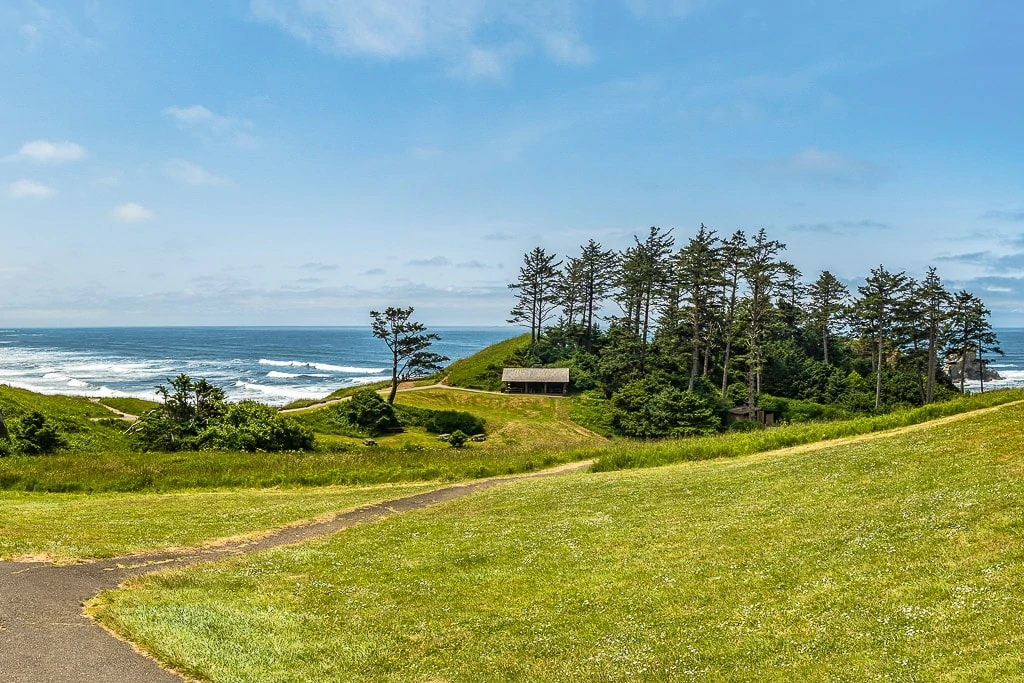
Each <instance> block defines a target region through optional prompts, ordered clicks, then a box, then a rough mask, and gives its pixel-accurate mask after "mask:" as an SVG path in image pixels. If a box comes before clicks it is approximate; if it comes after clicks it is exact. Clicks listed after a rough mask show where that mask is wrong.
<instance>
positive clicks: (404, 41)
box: [250, 0, 593, 80]
mask: <svg viewBox="0 0 1024 683" xmlns="http://www.w3.org/2000/svg"><path fill="white" fill-rule="evenodd" d="M573 5H574V2H573V1H572V0H519V1H517V2H508V1H507V0H431V1H429V2H428V1H427V0H251V2H250V10H251V12H252V14H253V16H255V17H256V18H258V19H261V20H263V21H267V22H270V23H275V24H278V25H280V26H281V27H282V28H283V29H284V30H285V31H287V32H288V33H290V34H291V35H292V36H294V37H295V38H297V39H299V40H302V41H304V42H306V43H309V44H310V45H312V46H314V47H316V48H317V49H319V50H322V51H324V52H329V53H334V54H342V55H355V56H368V57H372V58H376V59H382V60H398V59H402V60H408V59H440V60H442V61H444V62H447V63H448V66H447V71H448V73H449V74H451V75H454V76H458V77H461V78H467V79H471V80H477V79H498V78H501V77H503V76H504V75H505V74H506V72H507V71H508V68H509V66H510V65H511V64H512V63H514V62H515V61H516V60H517V59H520V58H522V57H524V56H527V55H529V54H530V53H533V52H540V53H543V54H544V55H546V56H547V57H548V58H549V59H551V60H553V61H555V62H558V63H562V64H572V65H578V64H587V63H589V62H591V61H592V60H593V54H592V52H591V50H590V48H589V47H588V46H587V45H586V44H585V43H584V42H583V40H582V39H581V37H580V35H579V33H578V32H577V30H576V28H575V25H574V24H575V22H574V16H573V15H574V11H573Z"/></svg>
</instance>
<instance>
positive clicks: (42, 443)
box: [11, 411, 67, 455]
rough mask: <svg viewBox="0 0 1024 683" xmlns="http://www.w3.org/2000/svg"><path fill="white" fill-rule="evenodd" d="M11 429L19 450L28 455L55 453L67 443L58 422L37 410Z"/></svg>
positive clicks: (17, 422)
mask: <svg viewBox="0 0 1024 683" xmlns="http://www.w3.org/2000/svg"><path fill="white" fill-rule="evenodd" d="M11 431H12V432H13V434H14V439H15V443H16V444H17V446H16V447H17V450H19V451H21V452H22V453H26V454H28V455H42V454H44V453H53V452H54V451H56V450H57V449H58V448H61V447H62V446H65V445H66V444H67V439H65V438H64V435H63V434H62V433H61V429H60V427H59V426H58V425H57V423H56V422H54V421H53V420H51V419H49V418H47V417H46V416H45V415H43V414H42V413H40V412H37V411H33V412H31V413H29V414H28V415H25V416H23V417H22V418H20V419H19V420H17V421H16V422H15V423H14V428H13V429H12V430H11Z"/></svg>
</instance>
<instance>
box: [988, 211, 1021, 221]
mask: <svg viewBox="0 0 1024 683" xmlns="http://www.w3.org/2000/svg"><path fill="white" fill-rule="evenodd" d="M981 217H982V218H984V219H985V220H990V221H1011V222H1015V223H1019V222H1021V221H1024V209H1010V210H1005V209H1003V210H993V211H986V212H985V213H983V214H982V215H981Z"/></svg>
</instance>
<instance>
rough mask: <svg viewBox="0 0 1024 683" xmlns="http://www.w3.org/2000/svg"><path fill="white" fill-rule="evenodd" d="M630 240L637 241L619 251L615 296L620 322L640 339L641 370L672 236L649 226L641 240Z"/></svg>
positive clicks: (666, 271)
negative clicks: (620, 256)
mask: <svg viewBox="0 0 1024 683" xmlns="http://www.w3.org/2000/svg"><path fill="white" fill-rule="evenodd" d="M633 240H634V242H635V243H636V244H634V245H633V246H632V247H630V248H628V249H627V250H626V251H625V253H623V255H622V260H621V265H620V267H619V278H618V281H617V283H616V284H617V285H618V293H617V295H616V300H617V302H618V304H619V308H621V309H622V313H623V317H622V318H621V324H622V325H623V327H625V328H626V329H628V330H629V331H630V332H631V333H632V335H633V336H634V337H635V338H636V339H637V341H638V342H639V353H640V356H639V358H637V362H638V363H639V366H640V370H641V372H642V371H643V369H644V367H645V366H644V356H645V353H646V350H647V344H648V342H649V341H650V335H651V330H652V323H653V321H654V314H655V313H656V311H657V305H658V301H659V298H660V297H661V296H662V294H663V293H664V292H665V289H666V285H667V280H668V273H669V256H670V255H671V254H672V246H673V244H675V240H674V239H673V237H672V231H671V230H669V231H667V232H662V231H661V228H656V227H652V228H651V229H650V231H649V232H648V234H647V237H646V239H644V240H643V241H642V242H641V241H640V238H639V237H634V238H633Z"/></svg>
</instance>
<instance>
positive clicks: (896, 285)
mask: <svg viewBox="0 0 1024 683" xmlns="http://www.w3.org/2000/svg"><path fill="white" fill-rule="evenodd" d="M909 285H910V278H908V277H907V275H906V273H903V272H899V273H891V272H889V271H888V270H886V269H885V266H881V265H880V266H878V268H872V269H871V275H869V276H868V277H867V278H866V279H865V281H864V285H863V286H862V287H858V288H857V292H858V293H859V294H860V298H859V299H858V300H857V302H856V304H855V311H856V317H857V321H858V324H859V327H860V328H861V330H862V332H863V333H864V334H865V336H867V337H869V338H870V339H871V340H872V343H873V344H874V353H873V358H872V364H873V365H874V369H875V410H878V409H879V408H880V407H881V405H882V372H883V368H884V367H885V351H886V343H887V342H888V340H889V334H890V330H891V329H892V327H893V325H894V324H895V320H896V318H897V313H898V311H899V307H900V302H901V301H902V300H903V299H904V297H905V296H906V295H907V294H908V289H909Z"/></svg>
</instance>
